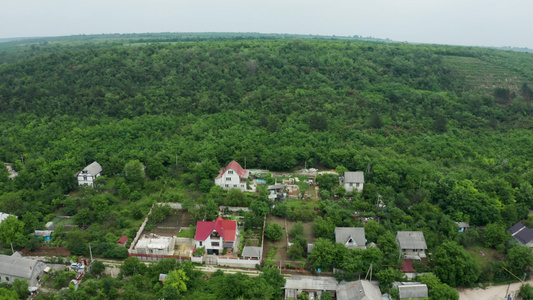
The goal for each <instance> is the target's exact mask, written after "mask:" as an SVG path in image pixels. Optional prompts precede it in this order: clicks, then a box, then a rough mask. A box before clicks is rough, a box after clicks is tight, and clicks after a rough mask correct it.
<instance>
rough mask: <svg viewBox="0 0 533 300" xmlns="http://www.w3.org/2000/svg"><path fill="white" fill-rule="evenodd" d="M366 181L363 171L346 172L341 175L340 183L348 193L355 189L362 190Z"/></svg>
mask: <svg viewBox="0 0 533 300" xmlns="http://www.w3.org/2000/svg"><path fill="white" fill-rule="evenodd" d="M364 183H365V173H363V172H344V175H343V176H341V177H339V185H341V186H343V187H344V188H345V189H346V193H348V194H349V193H352V192H354V191H357V192H362V191H363V185H364Z"/></svg>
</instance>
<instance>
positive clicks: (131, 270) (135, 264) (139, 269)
mask: <svg viewBox="0 0 533 300" xmlns="http://www.w3.org/2000/svg"><path fill="white" fill-rule="evenodd" d="M145 270H146V265H145V264H144V263H142V262H141V261H140V260H139V258H138V257H135V256H132V257H128V258H126V259H125V260H124V263H123V264H122V266H121V267H120V273H121V275H122V276H130V275H135V274H143V273H144V271H145Z"/></svg>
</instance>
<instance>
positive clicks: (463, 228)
mask: <svg viewBox="0 0 533 300" xmlns="http://www.w3.org/2000/svg"><path fill="white" fill-rule="evenodd" d="M455 224H457V226H459V231H458V232H465V231H466V230H467V229H468V228H470V224H468V223H466V222H455Z"/></svg>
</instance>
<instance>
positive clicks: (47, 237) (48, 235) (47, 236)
mask: <svg viewBox="0 0 533 300" xmlns="http://www.w3.org/2000/svg"><path fill="white" fill-rule="evenodd" d="M53 232H54V231H53V230H35V231H34V232H33V236H35V237H36V238H39V237H42V238H43V240H44V242H45V243H48V242H50V241H51V240H52V233H53Z"/></svg>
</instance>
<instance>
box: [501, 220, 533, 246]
mask: <svg viewBox="0 0 533 300" xmlns="http://www.w3.org/2000/svg"><path fill="white" fill-rule="evenodd" d="M507 232H509V233H510V234H511V236H512V237H514V238H515V240H516V241H517V242H519V243H520V244H521V245H523V246H528V247H530V248H533V228H528V227H526V225H524V224H522V223H521V222H518V223H516V224H514V225H513V226H512V227H511V228H509V229H508V230H507Z"/></svg>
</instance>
